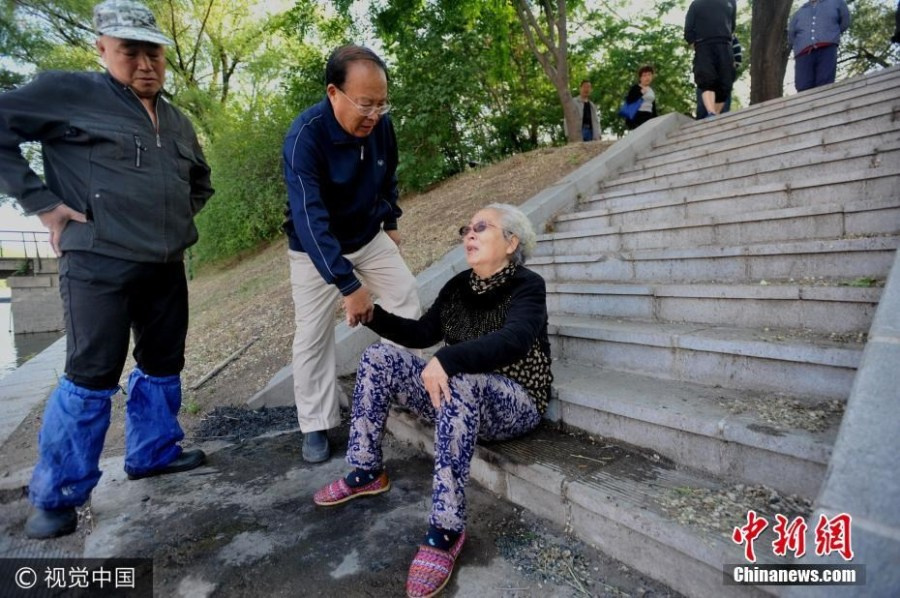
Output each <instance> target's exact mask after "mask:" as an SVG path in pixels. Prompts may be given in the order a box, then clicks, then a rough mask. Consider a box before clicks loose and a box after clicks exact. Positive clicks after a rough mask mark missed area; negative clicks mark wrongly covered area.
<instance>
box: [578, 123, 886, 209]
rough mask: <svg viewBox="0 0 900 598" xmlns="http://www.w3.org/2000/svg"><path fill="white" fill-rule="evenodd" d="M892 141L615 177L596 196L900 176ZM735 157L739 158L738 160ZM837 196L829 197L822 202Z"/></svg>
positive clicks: (653, 195)
mask: <svg viewBox="0 0 900 598" xmlns="http://www.w3.org/2000/svg"><path fill="white" fill-rule="evenodd" d="M889 137H891V140H890V141H883V140H882V141H881V142H879V141H878V140H875V141H874V142H867V140H861V141H860V142H859V143H855V144H851V145H848V146H847V147H846V148H845V147H843V146H842V145H841V144H837V145H835V146H833V147H831V149H832V150H833V151H828V152H819V151H813V152H810V151H800V152H792V153H790V154H777V155H773V156H741V157H740V160H739V161H737V162H735V163H734V164H724V165H719V166H713V167H711V168H702V169H701V168H697V167H696V165H695V166H694V167H693V168H692V169H690V170H685V171H683V172H681V173H679V174H673V175H669V176H667V177H663V178H661V179H648V180H644V181H638V182H627V183H619V182H618V181H617V180H615V181H611V182H610V183H608V184H606V185H604V186H603V187H602V188H601V190H600V193H599V194H598V195H596V196H593V197H592V198H591V199H592V200H595V201H596V200H600V199H607V200H609V199H612V198H618V197H628V198H633V197H635V196H639V197H640V198H641V200H642V201H651V200H659V199H665V198H666V197H671V194H672V193H673V192H674V193H678V192H679V191H681V190H683V191H684V192H685V193H686V194H690V195H693V194H697V193H705V192H709V191H713V190H716V191H722V190H723V189H727V190H729V191H730V192H731V193H732V194H735V195H737V194H739V193H742V192H743V191H744V189H747V188H752V187H754V186H758V185H764V184H767V183H779V182H780V183H785V182H787V181H790V180H792V179H815V178H826V177H828V176H834V173H835V172H837V173H843V172H848V171H850V172H855V171H860V170H865V169H869V172H870V176H871V177H877V176H883V175H885V174H889V175H893V176H894V177H896V176H897V175H898V174H900V140H898V137H900V136H898V135H897V134H890V135H889ZM735 159H737V158H735ZM837 199H839V198H834V197H826V198H824V201H836V200H837Z"/></svg>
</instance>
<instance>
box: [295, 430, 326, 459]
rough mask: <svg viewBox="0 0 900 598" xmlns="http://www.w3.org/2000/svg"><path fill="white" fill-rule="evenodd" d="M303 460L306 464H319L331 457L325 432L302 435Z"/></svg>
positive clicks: (319, 431)
mask: <svg viewBox="0 0 900 598" xmlns="http://www.w3.org/2000/svg"><path fill="white" fill-rule="evenodd" d="M302 452H303V460H304V461H306V462H307V463H321V462H322V461H328V458H329V457H331V447H330V446H329V445H328V435H327V434H326V433H325V430H317V431H315V432H308V433H306V434H304V435H303V451H302Z"/></svg>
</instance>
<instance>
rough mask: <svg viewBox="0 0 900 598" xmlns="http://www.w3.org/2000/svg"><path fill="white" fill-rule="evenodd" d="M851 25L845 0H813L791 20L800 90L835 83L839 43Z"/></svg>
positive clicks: (789, 38) (796, 84)
mask: <svg viewBox="0 0 900 598" xmlns="http://www.w3.org/2000/svg"><path fill="white" fill-rule="evenodd" d="M848 27H850V11H849V9H848V8H847V3H846V2H844V0H809V2H807V3H806V4H804V5H803V6H801V7H800V9H799V10H798V11H797V12H795V13H794V16H792V17H791V21H790V23H789V24H788V41H789V42H790V44H791V47H792V48H793V50H794V87H796V88H797V91H804V90H806V89H812V88H814V87H819V86H821V85H828V84H829V83H834V77H835V74H836V73H837V55H838V44H839V43H840V40H841V34H842V33H843V32H845V31H847V28H848Z"/></svg>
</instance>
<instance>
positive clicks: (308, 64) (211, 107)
mask: <svg viewBox="0 0 900 598" xmlns="http://www.w3.org/2000/svg"><path fill="white" fill-rule="evenodd" d="M147 2H148V4H149V5H150V6H151V8H152V9H153V10H154V12H155V14H156V15H157V18H158V21H159V24H160V26H161V28H162V29H163V30H164V31H166V32H167V33H168V34H169V35H170V36H171V37H172V39H173V40H175V42H176V44H175V46H174V47H172V48H170V49H169V50H168V52H167V60H168V79H167V86H166V93H167V94H168V96H169V97H170V99H171V100H172V101H173V102H174V103H175V104H177V105H178V106H180V107H181V108H182V109H183V110H185V112H186V113H187V114H188V115H189V116H190V117H191V119H192V120H193V121H194V123H195V125H196V127H197V129H198V131H199V133H200V135H201V137H202V141H203V143H204V147H205V149H206V153H207V158H208V159H209V161H210V163H211V165H212V167H213V184H214V186H215V187H216V190H217V193H216V196H215V198H214V200H213V201H211V202H210V204H209V205H208V206H207V208H206V209H205V210H204V211H203V212H202V213H201V215H200V216H199V218H198V226H199V227H200V228H201V241H200V243H199V244H198V245H197V246H196V247H195V248H194V250H193V257H194V259H196V260H199V261H211V260H217V259H221V258H223V257H228V256H233V255H235V254H240V253H241V252H242V251H247V250H252V249H253V248H255V247H257V246H258V245H259V244H260V243H261V242H265V241H267V240H270V239H273V238H276V237H277V236H278V235H279V234H280V224H281V221H282V219H283V208H284V201H285V192H284V188H283V182H282V165H281V142H282V139H283V135H284V133H285V131H286V130H287V128H288V126H289V124H290V122H291V120H292V119H293V118H295V117H296V115H297V114H298V113H299V112H300V111H301V110H302V109H303V108H305V107H306V106H309V105H311V104H312V103H315V102H317V101H319V100H320V99H321V98H322V97H323V92H324V81H323V73H324V65H325V60H326V57H327V54H328V52H329V51H330V50H331V49H332V48H334V47H335V46H337V45H339V44H342V43H346V42H351V41H355V42H364V43H368V44H370V45H373V46H374V47H375V49H376V50H377V51H379V52H380V53H381V54H382V55H383V56H384V58H385V59H386V61H387V63H388V65H389V69H390V92H391V103H392V104H393V105H394V107H395V108H394V111H393V112H392V118H393V120H394V123H395V126H396V129H397V135H398V139H399V142H400V145H401V163H400V167H399V171H398V175H399V178H400V183H401V186H402V187H403V189H406V190H420V189H424V188H427V187H429V186H431V185H433V184H435V183H438V182H439V181H441V180H443V179H445V178H447V177H448V176H452V175H453V174H455V173H458V172H460V171H462V170H464V169H466V168H470V167H473V166H477V165H479V164H485V163H489V162H492V161H495V160H498V159H501V158H503V157H505V156H509V155H511V154H514V153H517V152H523V151H528V150H531V149H534V148H537V147H541V146H545V145H553V144H560V143H565V142H566V141H567V139H566V133H565V131H566V129H565V128H564V126H563V123H564V121H565V119H566V118H568V119H569V120H570V125H571V124H572V123H573V122H574V123H575V125H576V126H574V127H572V126H570V127H569V130H572V131H573V132H574V133H577V132H578V131H579V129H580V127H579V126H577V125H578V118H579V116H580V115H577V114H574V113H573V112H571V111H570V108H571V103H570V102H569V98H570V97H571V95H572V94H574V93H577V87H578V85H579V83H580V81H581V80H582V79H589V80H591V81H592V83H593V87H594V91H593V94H592V99H593V100H594V102H595V103H596V104H597V105H598V108H599V114H600V120H601V126H602V127H603V128H604V137H607V138H609V137H611V136H618V135H621V134H623V133H624V122H623V121H622V120H621V119H620V118H619V117H618V116H617V114H616V112H617V109H618V107H619V105H620V104H621V102H622V99H623V97H624V94H625V92H626V91H627V89H628V87H629V86H630V85H631V84H632V83H633V82H634V81H635V78H636V71H637V69H638V67H640V66H641V65H644V64H651V65H653V66H654V67H655V69H656V71H657V76H656V79H655V81H654V85H653V87H654V89H655V90H656V92H657V98H658V100H657V104H658V107H659V109H660V112H661V113H668V112H681V113H686V114H690V113H691V112H692V111H693V106H694V87H693V81H692V76H691V59H692V54H691V52H690V50H689V49H688V48H687V47H686V46H685V44H684V43H683V41H682V24H683V18H684V13H685V10H686V6H687V3H688V0H647V1H643V2H628V1H626V0H332V1H317V0H293V1H291V0H283V2H282V3H280V4H279V3H278V2H274V3H273V2H271V1H267V0H147ZM94 3H95V0H7V1H6V2H5V3H4V4H3V5H2V8H0V89H10V88H12V87H15V86H17V85H20V84H22V83H23V82H24V81H26V80H27V79H28V77H29V76H30V74H31V73H33V72H35V71H40V70H46V69H71V70H84V69H102V65H101V64H100V62H99V60H98V59H97V57H96V53H95V51H94V49H93V41H94V37H95V36H94V34H93V32H92V28H91V25H90V15H91V9H92V6H93V4H94ZM800 3H801V2H800V0H797V1H794V2H782V1H780V0H779V1H774V2H773V0H739V2H738V4H739V8H740V12H739V37H740V39H741V41H742V42H743V43H744V46H745V62H749V63H750V69H749V70H750V79H751V98H750V99H751V102H754V101H762V100H764V99H768V98H770V97H777V96H779V95H781V94H782V93H783V82H784V81H785V80H787V81H789V82H790V81H792V73H790V72H789V69H788V68H787V67H788V56H787V52H786V40H785V36H784V29H785V26H786V24H787V18H788V16H789V15H790V14H791V13H792V12H793V11H794V10H796V8H797V7H798V6H799V5H800ZM848 3H849V5H850V8H851V12H852V14H853V19H854V23H853V27H852V28H851V30H850V31H849V32H848V34H847V35H845V37H844V40H843V44H842V48H841V55H840V68H841V73H840V75H839V76H849V75H854V74H859V73H862V72H865V71H867V70H870V69H872V68H880V67H883V66H886V65H890V64H896V63H897V62H898V61H900V55H898V49H897V48H898V46H896V45H895V46H891V45H890V43H889V41H888V40H889V38H890V35H891V33H892V30H893V9H894V7H895V2H894V1H893V0H850V2H848ZM786 70H787V71H788V72H787V75H785V71H786ZM789 87H790V86H789ZM573 119H574V120H573ZM574 137H576V135H573V138H574ZM572 140H573V139H569V140H568V141H572Z"/></svg>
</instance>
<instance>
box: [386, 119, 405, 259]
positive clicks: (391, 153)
mask: <svg viewBox="0 0 900 598" xmlns="http://www.w3.org/2000/svg"><path fill="white" fill-rule="evenodd" d="M385 118H387V117H385ZM385 125H386V128H387V160H388V172H387V177H386V178H385V180H384V183H383V185H382V187H381V196H382V197H383V198H384V199H385V200H386V201H387V202H388V203H389V204H390V205H391V214H390V215H388V216H387V218H385V219H384V222H383V225H384V230H385V231H386V232H387V231H395V230H397V220H398V219H399V218H400V216H402V215H403V210H401V209H400V206H399V205H398V203H397V202H398V200H399V198H400V192H399V191H398V189H397V164H398V162H399V152H398V150H397V135H396V134H395V133H394V123H393V122H391V121H390V119H388V120H387V121H386V122H385ZM391 238H393V236H392V237H391ZM398 240H399V237H398V239H395V242H397V241H398ZM398 245H399V243H398Z"/></svg>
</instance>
